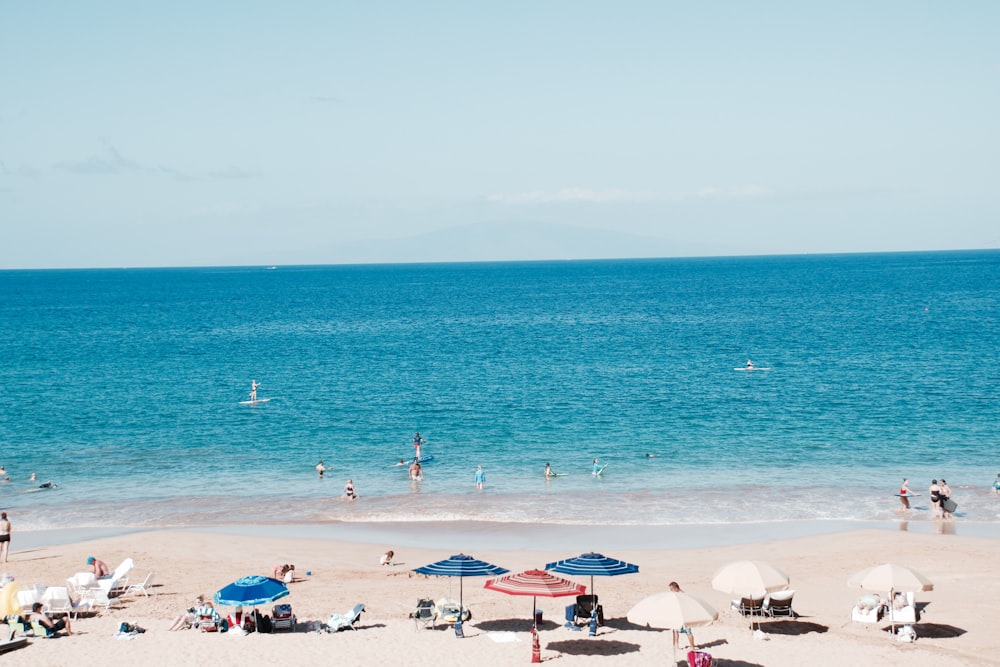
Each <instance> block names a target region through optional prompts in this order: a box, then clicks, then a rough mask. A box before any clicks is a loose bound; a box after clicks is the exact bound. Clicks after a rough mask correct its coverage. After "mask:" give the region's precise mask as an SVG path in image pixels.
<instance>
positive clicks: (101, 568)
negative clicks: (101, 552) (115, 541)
mask: <svg viewBox="0 0 1000 667" xmlns="http://www.w3.org/2000/svg"><path fill="white" fill-rule="evenodd" d="M87 565H89V566H90V567H91V568H93V570H94V576H95V577H97V578H98V579H100V578H101V577H107V576H110V575H111V570H109V569H108V564H107V563H105V562H104V561H103V560H98V559H96V558H94V557H93V556H88V557H87Z"/></svg>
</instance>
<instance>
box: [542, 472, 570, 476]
mask: <svg viewBox="0 0 1000 667" xmlns="http://www.w3.org/2000/svg"><path fill="white" fill-rule="evenodd" d="M568 474H569V473H568V472H550V473H549V474H548V475H546V477H565V476H566V475H568Z"/></svg>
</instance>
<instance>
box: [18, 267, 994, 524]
mask: <svg viewBox="0 0 1000 667" xmlns="http://www.w3.org/2000/svg"><path fill="white" fill-rule="evenodd" d="M998 297H1000V253H998V252H993V251H982V252H949V253H914V254H885V255H841V256H807V257H761V258H716V259H685V260H633V261H600V262H597V261H595V262H539V263H498V264H442V265H395V266H353V267H277V268H275V269H269V268H267V267H260V268H257V267H254V268H215V269H160V270H92V271H6V272H0V355H2V357H0V358H2V366H0V390H2V391H0V442H2V443H3V450H2V451H3V453H2V455H0V464H3V465H4V466H6V468H7V470H8V474H9V475H10V477H11V479H12V481H11V482H9V483H6V484H2V485H0V505H3V506H4V507H6V508H8V510H9V511H10V512H11V513H12V514H13V516H16V517H17V523H16V525H17V527H18V528H19V529H20V530H30V529H47V528H61V527H69V526H138V527H156V526H175V525H213V524H220V523H241V522H245V523H253V522H283V523H305V524H308V523H322V522H330V521H349V522H361V521H411V520H418V519H420V520H461V519H482V520H490V521H517V522H550V523H569V524H587V523H595V522H596V523H606V524H639V525H671V524H722V523H731V522H738V523H751V522H761V521H768V522H793V521H802V520H806V521H816V520H818V521H842V520H852V521H854V520H860V521H873V522H877V521H884V520H887V519H896V518H899V515H898V514H897V513H896V509H897V508H898V501H897V500H896V499H895V498H893V497H892V496H891V494H892V492H893V491H894V490H895V488H896V487H897V485H898V483H899V482H900V480H901V478H902V477H903V476H907V477H909V478H910V480H911V487H912V488H914V489H916V490H922V489H925V488H926V487H927V485H928V484H929V482H930V479H931V478H932V477H937V478H940V477H946V478H947V479H948V481H949V483H950V484H951V485H952V487H953V489H954V490H955V498H956V500H958V502H959V503H960V508H959V518H960V519H961V520H962V521H965V522H976V523H1000V497H997V496H994V495H993V494H992V493H991V492H990V488H989V487H990V485H991V484H992V480H993V479H994V478H995V477H996V474H997V472H998V471H1000V465H998V463H1000V462H998V460H997V458H998V457H997V454H996V443H997V441H998V437H997V436H998V433H997V430H998V426H997V425H998V424H1000V407H998V404H997V401H996V398H995V397H996V390H995V388H996V386H997V384H998V383H997V380H998V376H1000V351H998V346H997V341H998V340H1000V308H998V306H1000V304H998ZM747 358H753V359H754V361H755V362H756V363H757V364H758V365H759V366H766V367H768V368H770V369H771V370H769V371H760V372H753V373H747V372H741V371H735V370H733V369H734V368H735V367H739V366H743V365H744V364H745V363H746V360H747ZM251 379H256V380H258V381H260V382H261V383H262V386H261V388H260V389H259V390H258V395H259V396H260V397H269V398H271V399H272V400H271V401H270V402H268V403H266V404H262V405H258V406H243V405H239V404H238V402H239V401H241V400H244V399H245V398H246V394H247V391H248V390H249V385H250V381H251ZM417 430H419V431H420V432H421V434H422V435H423V436H424V437H425V438H426V440H427V444H426V445H425V453H427V454H431V455H433V456H434V460H433V461H432V462H430V463H429V464H427V465H426V466H425V479H424V480H423V481H422V482H420V483H411V482H409V481H408V480H407V479H406V474H405V473H404V472H403V471H402V470H401V469H398V468H395V467H393V466H392V465H391V464H392V463H393V462H395V461H397V460H398V459H400V458H404V457H408V456H410V454H411V452H412V447H411V444H410V443H411V441H412V436H413V433H414V431H417ZM647 455H652V456H647ZM595 457H596V458H599V459H600V460H601V461H602V462H607V463H608V464H609V465H608V468H607V470H606V472H605V474H604V475H603V476H601V477H598V478H595V477H593V476H592V475H591V474H590V470H591V461H592V460H593V459H594V458H595ZM320 458H322V459H323V460H324V461H325V462H326V463H327V465H328V466H332V468H333V469H332V470H331V471H330V472H328V473H327V477H326V478H325V479H323V480H319V479H317V476H316V474H315V472H314V471H313V466H314V465H315V463H316V461H317V460H319V459H320ZM546 462H551V464H552V466H553V468H554V469H555V470H557V471H560V472H566V473H568V475H567V476H565V477H559V478H556V479H554V480H551V481H548V482H546V481H545V479H544V477H543V476H542V470H543V468H544V465H545V463H546ZM477 465H482V466H483V468H484V469H485V470H486V473H487V484H486V488H485V489H484V490H483V491H481V492H480V491H477V490H476V489H475V488H474V485H473V474H474V471H475V468H476V466H477ZM31 472H36V473H37V475H38V477H39V480H38V481H39V482H40V481H44V480H52V481H54V482H56V483H57V484H58V486H59V488H58V489H56V490H51V491H49V490H45V491H42V490H37V483H36V484H31V483H29V482H28V481H27V477H28V475H29V474H30V473H31ZM347 478H351V479H353V480H354V483H355V485H356V486H357V488H358V490H359V492H360V493H361V496H362V498H361V499H360V500H359V501H356V502H349V501H345V500H343V499H342V498H340V497H339V495H340V492H341V489H342V487H343V484H344V482H345V481H346V480H347ZM921 499H926V495H925V496H923V497H922V498H921ZM921 499H917V501H916V502H915V503H914V505H915V506H916V508H917V509H916V510H915V511H914V512H912V513H910V515H908V516H907V517H905V518H909V519H911V520H914V521H923V520H927V519H926V515H927V512H926V505H927V504H926V502H923V503H921V502H920V500H921Z"/></svg>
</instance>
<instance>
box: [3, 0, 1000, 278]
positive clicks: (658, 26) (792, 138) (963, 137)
mask: <svg viewBox="0 0 1000 667" xmlns="http://www.w3.org/2000/svg"><path fill="white" fill-rule="evenodd" d="M998 25H1000V3H997V2H995V1H993V0H982V1H975V0H969V1H963V2H952V3H945V2H938V1H923V2H922V1H919V0H917V1H908V2H887V1H883V2H880V1H877V0H874V1H872V0H869V1H863V2H857V1H854V0H841V1H837V2H827V1H824V0H820V1H818V2H767V1H763V2H745V1H737V2H724V1H720V2H700V3H696V2H670V1H660V2H653V1H648V2H647V1H642V0H633V1H630V0H620V1H616V2H587V1H566V2H563V1H558V0H552V1H546V0H533V1H530V2H519V1H517V0H511V1H508V2H503V3H476V2H459V1H456V2H434V1H432V0H426V1H422V2H419V3H414V2H380V1H378V0H373V1H370V2H351V3H347V2H338V1H336V0H331V1H327V2H319V1H318V2H306V1H301V2H300V1H295V0H292V1H289V2H281V3H268V2H212V1H210V0H207V1H205V2H185V1H183V0H179V1H176V2H170V3H166V2H133V1H121V2H116V1H104V2H102V1H100V0H95V2H88V3H67V2H52V1H50V0H38V1H36V2H16V1H15V0H0V231H2V234H0V239H2V240H0V269H19V268H85V267H126V266H127V267H140V266H203V265H209V266H220V265H258V264H262V265H273V264H285V265H288V264H339V263H367V262H423V261H429V262H437V261H485V260H518V259H578V258H579V259H582V258H600V257H681V256H702V255H760V254H794V253H840V252H882V251H909V250H947V249H965V248H1000V187H998V186H1000V179H998V176H1000V39H998V38H997V32H996V30H997V26H998Z"/></svg>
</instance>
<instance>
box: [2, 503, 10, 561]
mask: <svg viewBox="0 0 1000 667" xmlns="http://www.w3.org/2000/svg"><path fill="white" fill-rule="evenodd" d="M9 555H10V520H9V519H8V518H7V513H6V512H0V556H3V559H2V560H3V562H4V563H6V562H7V556H9Z"/></svg>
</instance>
